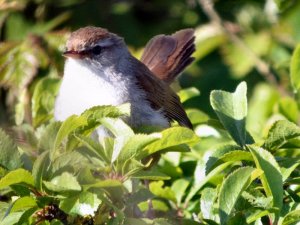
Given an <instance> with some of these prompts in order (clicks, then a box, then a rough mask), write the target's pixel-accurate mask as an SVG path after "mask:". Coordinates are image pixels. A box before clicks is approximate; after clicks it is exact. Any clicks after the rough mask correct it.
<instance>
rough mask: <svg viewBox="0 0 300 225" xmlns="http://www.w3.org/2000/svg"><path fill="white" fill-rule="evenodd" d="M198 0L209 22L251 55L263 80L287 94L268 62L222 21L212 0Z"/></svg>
mask: <svg viewBox="0 0 300 225" xmlns="http://www.w3.org/2000/svg"><path fill="white" fill-rule="evenodd" d="M198 1H199V4H200V6H201V7H202V9H203V11H204V13H205V14H206V15H207V16H208V18H209V19H210V20H211V22H213V23H215V24H216V25H217V26H219V27H220V28H221V29H222V30H223V31H224V33H225V34H226V35H227V36H228V37H229V38H230V40H231V41H232V42H233V43H234V44H236V45H237V46H239V47H240V48H241V49H242V50H244V51H245V52H246V53H247V54H248V56H249V57H251V58H252V59H253V60H254V62H255V68H256V69H257V71H258V72H259V73H260V74H261V75H262V76H263V77H264V78H265V80H267V81H268V82H269V83H270V84H272V85H274V86H276V87H277V88H278V90H279V91H280V92H281V93H282V94H283V95H288V94H287V92H286V90H285V89H284V88H282V86H280V85H279V83H278V81H277V79H276V76H275V74H273V73H272V72H271V69H270V66H269V64H268V63H266V62H265V61H264V60H263V59H261V58H260V57H259V56H257V55H256V54H255V53H254V52H253V51H252V49H250V48H249V47H248V46H247V45H246V44H245V43H244V42H243V41H242V40H241V39H240V38H239V37H238V36H237V35H236V34H235V33H233V32H232V31H231V30H230V29H229V28H228V26H227V25H226V23H224V22H223V21H222V19H221V17H220V16H219V14H218V13H217V12H216V11H215V9H214V5H213V2H212V0H198Z"/></svg>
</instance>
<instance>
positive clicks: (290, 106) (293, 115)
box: [278, 97, 299, 123]
mask: <svg viewBox="0 0 300 225" xmlns="http://www.w3.org/2000/svg"><path fill="white" fill-rule="evenodd" d="M278 110H279V112H280V113H281V114H282V115H284V116H285V117H286V118H287V119H288V120H290V121H292V122H294V123H297V122H298V118H299V111H298V106H297V102H296V101H295V100H294V99H293V98H291V97H285V98H281V99H280V100H279V103H278Z"/></svg>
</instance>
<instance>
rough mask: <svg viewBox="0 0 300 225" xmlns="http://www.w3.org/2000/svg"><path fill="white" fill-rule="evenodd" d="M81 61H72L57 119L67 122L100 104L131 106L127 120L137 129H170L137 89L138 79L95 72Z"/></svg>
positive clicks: (66, 67)
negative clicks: (68, 119) (128, 104)
mask: <svg viewBox="0 0 300 225" xmlns="http://www.w3.org/2000/svg"><path fill="white" fill-rule="evenodd" d="M90 68H92V67H90V66H87V65H83V64H82V63H80V62H79V61H77V60H74V59H68V60H67V62H66V65H65V71H64V77H63V80H62V84H61V86H60V90H59V94H58V97H57V98H56V103H55V110H54V117H55V119H56V120H58V121H63V120H65V119H66V118H68V117H69V116H71V115H74V114H76V115H79V114H81V113H82V112H84V111H85V110H87V109H89V108H91V107H93V106H98V105H120V104H123V103H126V102H129V103H131V117H130V118H128V119H129V120H128V121H127V122H128V123H129V124H130V125H133V126H135V127H137V126H140V125H153V126H161V127H168V126H169V122H168V120H167V119H166V118H165V116H163V114H162V113H161V112H160V111H159V110H158V111H156V110H153V109H152V108H151V107H150V104H149V103H148V102H147V100H146V98H145V94H144V93H143V92H142V91H141V90H140V89H139V90H138V87H137V86H136V84H135V82H134V80H133V79H134V78H132V77H129V76H126V77H124V75H123V76H121V75H120V74H116V72H115V70H113V69H110V68H106V69H105V70H99V69H98V70H91V69H90ZM127 75H128V74H127Z"/></svg>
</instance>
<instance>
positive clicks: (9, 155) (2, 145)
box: [0, 128, 22, 170]
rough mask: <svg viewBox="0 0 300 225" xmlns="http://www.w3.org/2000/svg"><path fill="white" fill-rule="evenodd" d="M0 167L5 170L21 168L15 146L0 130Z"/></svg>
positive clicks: (19, 157)
mask: <svg viewBox="0 0 300 225" xmlns="http://www.w3.org/2000/svg"><path fill="white" fill-rule="evenodd" d="M0 152H1V154H0V166H2V167H4V168H5V169H7V170H14V169H17V168H19V167H21V166H22V161H21V155H20V153H19V151H18V148H17V146H16V144H15V143H14V142H13V140H12V138H10V137H9V136H8V135H7V134H6V133H5V132H4V131H3V130H2V129H1V128H0Z"/></svg>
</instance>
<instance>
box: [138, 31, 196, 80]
mask: <svg viewBox="0 0 300 225" xmlns="http://www.w3.org/2000/svg"><path fill="white" fill-rule="evenodd" d="M194 41H195V36H194V30H193V29H184V30H180V31H177V32H176V33H174V34H172V35H163V34H161V35H157V36H155V37H153V38H152V39H151V40H150V41H149V42H148V43H147V45H146V47H145V50H144V53H143V55H142V58H141V61H142V62H143V63H144V64H145V65H146V66H147V67H148V68H149V69H150V70H151V71H152V73H154V74H155V75H156V76H157V77H158V78H159V79H161V80H163V81H165V82H166V83H172V82H173V81H174V79H175V78H176V77H177V76H178V75H179V74H180V73H181V72H182V71H183V70H184V68H185V67H187V66H188V65H189V64H191V63H192V62H193V61H194V58H193V57H191V55H192V54H193V52H194V51H195V44H194Z"/></svg>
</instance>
